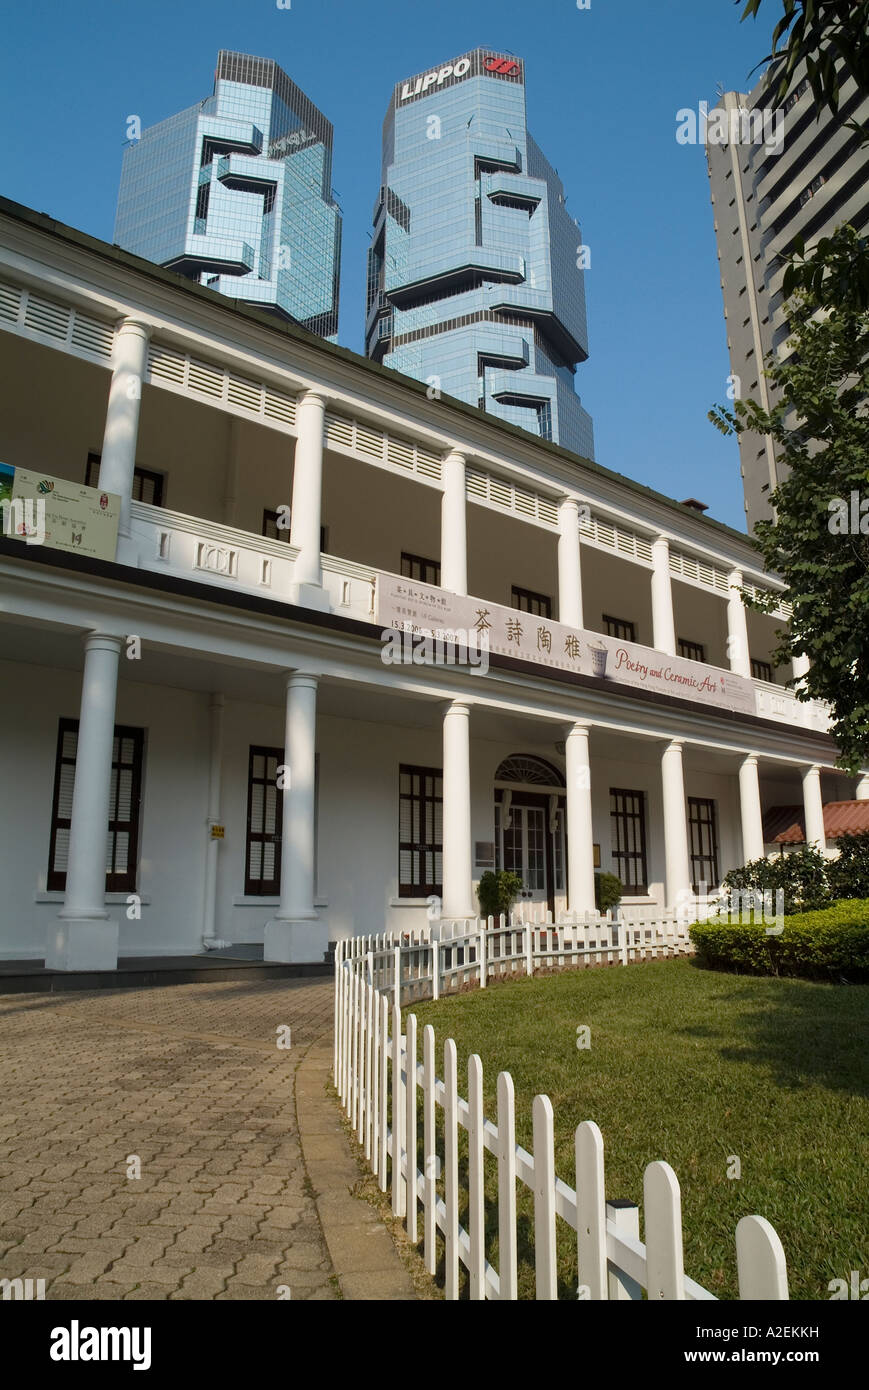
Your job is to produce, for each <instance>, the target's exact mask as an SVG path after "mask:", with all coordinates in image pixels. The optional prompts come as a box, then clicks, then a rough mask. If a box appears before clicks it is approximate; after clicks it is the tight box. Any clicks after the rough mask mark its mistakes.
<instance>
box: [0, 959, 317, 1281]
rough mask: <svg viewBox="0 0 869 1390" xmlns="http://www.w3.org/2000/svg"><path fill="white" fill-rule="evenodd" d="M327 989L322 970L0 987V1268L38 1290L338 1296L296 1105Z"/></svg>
mask: <svg viewBox="0 0 869 1390" xmlns="http://www.w3.org/2000/svg"><path fill="white" fill-rule="evenodd" d="M332 997H333V996H332V984H331V981H328V980H323V981H320V980H317V981H315V982H308V981H307V980H277V981H276V980H268V981H252V982H251V983H246V982H245V981H243V980H242V981H230V982H225V983H215V984H213V985H212V984H195V985H175V986H171V987H168V988H164V989H159V988H158V989H137V990H112V991H105V990H99V991H92V992H88V993H80V994H79V993H69V994H58V995H49V994H27V995H25V994H18V995H5V996H0V1056H2V1058H3V1066H2V1070H3V1080H2V1085H0V1277H2V1278H7V1279H14V1278H32V1279H45V1281H46V1298H49V1299H77V1298H84V1299H90V1298H105V1299H153V1298H159V1299H166V1298H169V1299H239V1298H247V1299H276V1298H278V1297H279V1296H284V1297H286V1294H284V1295H280V1294H279V1291H278V1290H279V1286H281V1285H284V1286H287V1287H288V1288H289V1289H290V1290H291V1294H290V1297H291V1298H292V1299H293V1300H296V1299H309V1298H310V1299H331V1298H337V1297H338V1296H339V1295H338V1292H337V1286H336V1282H335V1279H334V1271H333V1268H332V1265H331V1262H330V1260H329V1256H328V1253H327V1250H326V1246H325V1243H324V1241H323V1235H322V1231H321V1229H320V1223H319V1220H318V1217H317V1212H316V1207H315V1205H314V1202H313V1200H312V1197H311V1195H310V1188H309V1184H308V1182H307V1181H306V1175H305V1169H304V1165H303V1160H302V1154H301V1149H300V1145H299V1139H298V1134H297V1128H296V1115H295V1102H294V1072H295V1067H296V1065H297V1063H298V1061H299V1060H300V1058H301V1056H302V1055H303V1053H304V1050H305V1049H306V1048H307V1046H308V1045H309V1044H310V1043H311V1042H312V1041H314V1039H315V1038H318V1037H322V1036H323V1034H324V1033H326V1032H327V1031H328V1030H329V1029H330V1028H331V1023H332ZM279 1025H289V1027H290V1028H291V1029H292V1047H291V1048H290V1049H289V1050H285V1049H280V1048H279V1047H278V1045H277V1039H278V1027H279ZM129 1155H138V1157H139V1158H140V1159H141V1172H142V1176H141V1177H140V1178H138V1179H136V1178H128V1176H127V1167H128V1156H129Z"/></svg>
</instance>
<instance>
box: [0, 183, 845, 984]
mask: <svg viewBox="0 0 869 1390" xmlns="http://www.w3.org/2000/svg"><path fill="white" fill-rule="evenodd" d="M0 353H2V364H0V367H2V370H0V380H2V410H0V462H2V463H3V464H5V465H6V466H7V468H6V475H5V476H7V477H12V478H13V479H14V482H13V484H12V491H11V493H10V496H11V497H13V498H14V497H15V495H16V489H17V490H18V495H21V490H20V487H19V482H21V480H23V482H22V484H21V485H22V486H24V485H25V484H27V483H28V480H29V481H30V483H31V484H32V481H33V478H34V477H37V478H38V480H39V481H38V486H37V489H36V492H33V493H32V495H33V496H34V497H37V496H38V497H39V498H41V499H42V500H43V503H44V510H43V513H41V516H42V532H41V533H39V534H31V535H30V536H29V537H28V538H26V539H22V538H21V537H20V536H15V535H14V534H10V535H7V536H6V537H2V538H0V623H2V634H3V647H2V710H3V715H2V724H0V730H2V744H0V759H2V762H0V768H2V831H0V845H2V855H3V864H2V883H3V902H2V930H0V951H2V955H3V957H4V958H6V959H7V960H9V959H13V960H14V959H26V958H29V959H31V960H42V959H45V961H46V963H47V964H48V965H49V966H51V967H53V968H55V969H62V970H76V969H84V970H90V969H112V968H114V967H115V965H116V963H117V958H118V953H119V952H120V954H121V955H123V956H144V955H155V956H157V955H170V954H178V955H182V954H184V955H190V954H192V953H198V952H201V951H202V950H203V946H204V943H211V944H213V943H215V942H230V943H234V944H235V943H256V942H262V943H264V946H265V955H266V958H267V959H269V960H276V961H322V959H323V955H324V952H325V951H326V950H327V947H328V943H329V942H330V941H335V940H338V939H340V938H342V937H346V936H349V935H354V934H357V933H369V932H378V931H383V930H386V929H399V928H409V927H416V926H420V925H424V924H425V923H426V921H427V917H428V915H429V913H430V907H429V905H428V904H429V900H430V899H431V898H432V897H437V898H439V899H441V900H442V913H443V917H444V918H447V919H449V918H456V917H462V916H465V915H471V914H473V913H474V912H475V911H476V897H475V885H476V883H477V882H478V880H479V878H480V876H481V874H482V873H483V872H484V871H485V870H486V869H487V868H497V867H508V868H513V869H515V870H516V871H517V872H518V873H519V874H520V875H521V878H522V881H523V885H524V887H523V901H524V902H526V903H529V902H530V903H532V904H537V905H539V907H540V908H541V909H544V908H546V907H548V908H549V909H550V910H552V911H553V912H554V913H556V914H558V913H560V912H563V911H565V910H569V911H574V910H579V911H585V910H589V909H591V908H593V905H594V871H595V867H596V866H598V865H599V866H600V868H601V869H603V870H605V871H610V872H613V873H616V874H618V876H619V878H620V879H621V880H622V882H623V884H624V885H625V901H626V903H628V904H638V905H643V904H647V905H656V906H657V907H667V906H673V905H675V904H676V903H678V902H679V901H680V900H683V901H684V899H685V898H686V896H690V894H691V893H692V892H693V891H694V890H695V889H696V888H698V887H699V886H700V885H701V884H702V883H704V882H705V883H709V884H715V883H717V882H718V881H719V880H720V878H721V877H722V875H723V874H724V873H725V872H726V871H727V870H728V869H730V868H732V867H734V866H736V865H738V864H740V863H742V862H744V860H746V859H748V858H753V857H756V856H758V855H760V854H761V853H763V850H764V838H763V828H762V826H763V815H764V813H765V812H766V811H768V810H769V809H770V808H773V807H776V806H781V805H786V806H793V805H794V803H798V804H801V805H803V807H804V811H805V824H806V835H807V838H809V839H812V840H816V841H822V840H823V834H824V822H823V802H824V801H825V800H842V799H848V798H850V797H852V796H853V795H854V784H853V783H852V782H849V781H848V780H847V779H845V778H844V777H842V776H841V775H840V774H839V773H837V772H836V770H835V756H836V750H835V747H834V746H833V744H832V742H831V740H830V738H829V736H828V733H827V718H826V715H825V712H824V710H823V709H822V708H820V707H818V706H815V705H811V704H806V703H799V702H797V701H796V700H795V698H794V696H793V694H792V693H790V692H789V691H788V690H787V689H786V688H785V683H786V682H787V680H789V679H790V678H791V676H792V674H794V673H792V672H791V671H790V670H789V669H788V670H783V671H776V670H774V669H773V667H772V664H771V659H770V653H771V651H772V650H773V649H774V647H775V645H776V643H775V630H776V628H777V627H778V626H780V625H781V623H782V622H783V621H785V620H786V615H785V614H784V613H782V614H781V615H780V616H779V617H778V618H774V617H765V616H762V615H760V614H758V613H756V612H754V611H751V610H747V609H746V608H745V607H744V605H743V602H742V599H741V597H740V593H741V591H742V590H743V589H744V588H746V587H747V586H752V585H753V586H756V587H758V588H760V587H764V586H765V587H767V588H773V589H775V588H776V581H775V580H774V578H771V577H769V576H765V575H764V574H763V573H762V572H761V571H760V570H759V569H758V566H757V553H756V551H755V550H754V549H753V547H752V545H751V544H750V543H749V541H748V540H747V538H746V537H745V536H743V535H740V534H739V533H737V532H735V531H732V530H730V529H728V528H727V527H725V526H722V525H720V524H718V523H716V522H714V521H712V520H710V519H708V518H706V517H704V516H703V515H702V514H701V513H700V512H699V511H697V510H696V509H693V508H692V507H691V506H688V505H684V504H680V503H678V502H674V501H671V500H670V499H668V498H666V497H663V496H660V495H659V494H657V493H655V492H653V491H651V490H650V489H648V488H646V487H643V486H641V485H640V484H638V483H636V482H633V481H632V480H631V479H630V478H628V477H624V476H621V475H619V474H617V473H614V472H610V471H608V470H607V469H605V468H602V467H599V466H596V465H593V464H590V463H587V462H585V461H583V460H581V459H578V458H576V457H575V456H573V455H571V454H569V453H567V452H566V451H564V450H562V449H560V448H558V447H556V446H554V445H551V444H548V443H544V442H541V441H539V440H537V439H535V438H532V437H531V436H530V435H529V434H526V433H524V432H522V431H520V430H517V429H515V428H512V427H511V426H509V425H505V424H501V423H499V422H497V421H495V420H493V419H491V418H490V417H488V416H487V415H485V414H482V413H480V412H478V411H476V410H474V409H472V408H470V407H467V406H464V405H462V404H459V403H457V402H455V401H452V400H447V399H430V398H429V397H430V396H431V395H434V394H436V393H434V392H432V391H431V390H427V388H426V387H425V386H424V385H420V384H419V383H417V382H414V381H411V380H408V379H406V378H403V377H401V376H398V375H396V374H394V373H392V372H389V371H387V370H384V369H383V368H381V367H378V366H377V365H375V364H373V363H372V362H370V361H368V360H366V359H365V358H363V357H360V356H357V355H356V354H354V353H351V352H347V351H344V350H342V349H340V348H336V347H334V346H332V345H330V344H328V343H326V342H324V341H322V340H320V339H316V338H312V337H310V336H309V335H308V334H306V333H305V332H303V331H301V330H294V329H293V328H292V327H288V326H286V325H284V324H282V323H279V322H277V321H275V320H272V319H270V318H269V317H268V316H267V315H266V314H264V313H262V312H259V311H256V310H250V309H242V308H238V307H236V306H235V305H233V304H232V303H231V302H229V301H227V299H226V298H225V297H223V296H220V295H218V294H215V293H212V292H211V291H209V290H207V289H204V288H201V287H199V286H197V285H193V284H190V283H188V282H186V281H183V280H181V279H179V278H177V277H176V276H174V275H172V274H171V273H168V272H166V271H164V270H162V269H160V268H159V267H156V266H153V265H150V264H148V263H146V262H144V261H141V260H139V259H137V258H136V257H133V256H130V255H128V254H126V253H124V252H121V251H120V250H118V249H117V248H115V247H112V246H109V245H106V244H104V243H102V242H98V241H95V240H93V239H91V238H89V237H86V236H83V235H81V234H80V233H78V232H75V231H73V230H70V229H69V228H67V227H64V226H61V225H58V224H56V223H54V222H52V221H50V220H49V219H47V218H45V217H43V216H40V215H37V214H35V213H33V212H31V211H29V210H27V209H25V208H21V207H19V206H17V205H15V204H11V203H5V202H4V203H0ZM630 467H631V470H632V471H634V472H637V473H642V470H643V461H642V459H641V458H638V459H634V460H631V461H630ZM12 469H14V470H15V472H14V475H13V474H11V472H10V470H12ZM700 472H701V466H700V464H699V463H698V465H697V466H696V467H695V468H694V469H693V470H692V474H691V476H690V478H686V481H685V488H686V491H688V490H691V489H694V488H696V486H697V477H698V475H699V474H700ZM65 483H66V484H69V485H70V486H69V487H65V486H64V484H65ZM25 490H26V489H25ZM70 499H72V500H70ZM117 499H119V501H118V500H117ZM64 508H67V509H68V510H67V511H64ZM113 516H117V518H118V534H117V543H116V545H115V541H114V534H113V532H112V533H111V535H110V540H111V544H110V546H109V548H108V550H107V549H106V546H107V541H106V537H107V536H109V534H110V532H111V526H110V525H109V524H108V523H109V522H111V519H112V517H113ZM18 517H19V514H18V513H16V511H15V505H14V502H10V503H9V505H8V506H6V507H5V508H4V519H5V521H6V528H7V531H9V532H11V533H14V531H15V529H16V526H15V523H16V519H17V518H18ZM287 519H289V520H290V522H291V526H290V529H289V530H287V529H286V528H285V523H286V521H287ZM104 522H105V523H106V527H104V528H103V530H100V528H101V527H103V523H104ZM402 625H403V626H404V627H406V628H407V630H408V631H414V630H417V629H418V630H419V631H420V632H422V633H425V632H427V631H431V630H435V631H441V632H442V631H444V630H448V631H454V630H456V629H461V630H463V631H471V630H473V631H474V632H480V633H483V634H484V638H483V643H484V645H483V647H482V650H480V651H478V652H476V654H475V653H474V651H473V650H472V651H471V652H468V653H465V655H466V656H467V658H468V659H467V660H465V661H459V662H457V661H455V660H453V661H447V660H432V659H430V658H431V656H432V654H434V656H438V655H451V656H453V657H456V656H457V655H458V656H459V657H461V656H462V651H461V649H458V650H457V649H456V648H455V647H453V646H449V645H448V646H446V647H444V646H443V645H441V646H440V647H438V646H437V645H433V644H431V643H430V644H429V648H428V650H427V649H426V648H425V646H424V644H423V643H422V642H421V641H417V642H414V641H412V640H411V641H409V642H408V643H407V645H406V646H405V648H404V651H405V654H406V655H407V656H408V658H409V659H408V660H406V661H395V660H389V657H390V655H391V656H393V657H394V656H395V651H394V646H395V645H396V644H394V643H393V644H391V643H388V642H387V641H385V640H384V637H383V635H382V633H383V630H384V629H385V628H388V627H392V626H402ZM475 655H476V657H478V658H480V659H481V660H482V659H483V658H485V660H482V664H475V662H474V660H473V659H472V658H474V656H475ZM796 674H797V675H799V674H800V673H796ZM858 794H862V795H869V782H865V781H864V782H863V783H862V784H861V787H860V788H859V791H858Z"/></svg>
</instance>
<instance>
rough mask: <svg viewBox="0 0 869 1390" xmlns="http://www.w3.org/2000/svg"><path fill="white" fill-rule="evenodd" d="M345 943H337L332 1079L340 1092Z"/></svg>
mask: <svg viewBox="0 0 869 1390" xmlns="http://www.w3.org/2000/svg"><path fill="white" fill-rule="evenodd" d="M343 944H344V943H343V941H338V942H336V943H335V1020H334V1023H333V1024H332V1031H333V1038H332V1044H333V1046H332V1080H333V1082H334V1083H335V1088H336V1090H338V1092H339V1093H340V1090H341V1084H340V1082H339V1080H338V1065H339V1063H338V1057H339V1053H340V1047H339V1039H340V1037H341V947H342V946H343Z"/></svg>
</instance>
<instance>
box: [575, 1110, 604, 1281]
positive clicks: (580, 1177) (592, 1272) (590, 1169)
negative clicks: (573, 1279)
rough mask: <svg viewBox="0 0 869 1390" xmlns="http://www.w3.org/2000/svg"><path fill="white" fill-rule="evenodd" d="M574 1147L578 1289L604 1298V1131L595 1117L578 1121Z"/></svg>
mask: <svg viewBox="0 0 869 1390" xmlns="http://www.w3.org/2000/svg"><path fill="white" fill-rule="evenodd" d="M574 1151H575V1154H576V1259H577V1269H578V1273H579V1280H578V1282H579V1289H583V1288H585V1289H588V1294H587V1295H583V1296H586V1297H588V1298H591V1299H595V1300H597V1299H605V1298H606V1296H607V1277H606V1276H607V1263H606V1195H605V1194H606V1190H605V1186H604V1162H603V1135H602V1134H601V1132H600V1130H599V1129H598V1127H597V1125H596V1124H595V1123H594V1120H583V1121H582V1124H579V1125H577V1127H576V1134H575V1135H574ZM579 1289H578V1290H577V1293H579Z"/></svg>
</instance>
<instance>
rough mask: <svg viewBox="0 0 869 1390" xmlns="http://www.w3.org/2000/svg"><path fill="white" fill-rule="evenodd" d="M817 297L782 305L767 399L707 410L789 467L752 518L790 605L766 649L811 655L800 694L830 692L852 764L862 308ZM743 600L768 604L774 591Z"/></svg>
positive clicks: (849, 251) (845, 256) (865, 535)
mask: <svg viewBox="0 0 869 1390" xmlns="http://www.w3.org/2000/svg"><path fill="white" fill-rule="evenodd" d="M856 241H857V236H856V233H855V232H854V230H853V228H851V227H841V228H839V229H838V231H836V232H835V233H834V234H833V236H831V237H830V238H829V239H828V244H827V248H826V251H825V254H824V267H825V269H827V270H828V271H829V273H830V275H831V276H833V277H835V276H837V275H841V274H842V273H843V266H844V265H845V264H846V263H847V261H848V260H849V259H850V258H851V257H852V256H853V253H854V247H855V243H856ZM825 298H826V296H825V295H823V294H819V293H815V292H814V291H813V289H812V288H811V286H809V287H808V288H804V289H802V290H800V291H798V292H797V294H796V295H795V296H794V297H793V298H792V299H791V300H790V302H789V304H788V306H787V308H788V313H789V318H790V322H791V324H792V325H793V326H794V331H793V335H792V337H791V339H790V340H789V344H788V346H789V349H790V355H789V356H788V357H787V358H785V359H784V360H778V359H777V358H776V356H775V354H771V356H770V360H769V365H768V367H767V370H766V372H765V375H766V377H767V378H768V379H769V381H770V382H771V385H772V397H773V399H774V400H775V401H776V404H775V405H774V406H773V407H772V409H771V410H770V411H766V410H765V409H763V407H762V406H760V405H759V404H758V403H757V402H756V401H752V400H748V401H742V400H736V401H734V403H733V409H732V410H731V409H729V408H728V407H724V406H718V407H716V408H715V409H714V410H712V411H710V413H709V418H710V420H711V421H712V422H713V424H715V425H716V426H717V428H718V429H720V430H721V431H722V433H724V434H730V433H733V432H735V433H737V434H741V433H743V432H744V431H756V432H757V433H758V434H761V435H764V434H768V435H771V436H772V438H773V440H774V441H775V444H776V448H777V454H778V457H779V459H780V462H781V463H782V464H783V465H784V467H785V469H786V470H787V471H786V475H785V477H784V481H783V482H781V483H780V484H779V486H778V488H777V489H776V490H775V492H774V493H773V494H772V495H771V497H770V501H771V504H772V506H773V507H774V509H775V519H774V520H773V521H760V522H758V523H757V526H756V528H755V535H756V538H757V543H758V547H759V549H760V552H761V554H762V555H763V559H764V562H765V565H766V567H767V568H768V569H769V570H771V571H773V572H774V573H777V574H779V575H780V576H781V578H782V579H783V580H784V582H785V584H786V585H787V593H786V595H785V597H786V598H787V600H788V601H789V602H790V603H791V604H792V606H793V617H792V620H791V626H790V630H789V632H779V634H778V636H779V638H780V646H779V647H778V649H777V651H776V653H775V658H774V659H775V660H776V661H777V662H782V663H784V662H787V661H790V660H792V659H793V657H795V656H800V655H806V656H808V657H809V658H810V660H811V667H810V669H809V673H808V675H807V676H806V677H805V678H804V680H803V681H802V682H801V683H800V685H799V686H798V687H797V691H796V693H797V698H799V699H803V700H806V699H818V700H826V701H828V702H829V704H830V706H831V708H832V713H833V721H834V724H833V729H832V731H831V732H832V735H833V737H834V738H835V740H836V742H837V743H838V745H839V748H840V753H841V757H840V765H841V766H842V767H844V768H845V769H846V770H847V771H849V772H852V773H854V772H856V771H857V770H858V769H859V768H860V766H861V765H865V764H867V763H869V405H867V401H869V311H867V310H866V309H861V308H860V307H859V306H857V305H855V304H853V303H849V302H848V301H845V302H843V303H842V304H839V305H830V304H826V303H825V302H824V300H825ZM864 503H865V509H863V504H864ZM746 601H747V602H748V603H749V604H750V605H751V606H752V607H756V608H759V609H761V610H762V611H767V612H769V611H771V610H772V609H773V608H774V607H775V606H776V596H774V595H772V594H769V595H768V596H766V598H764V597H762V596H761V597H751V598H748V599H747V600H746Z"/></svg>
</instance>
